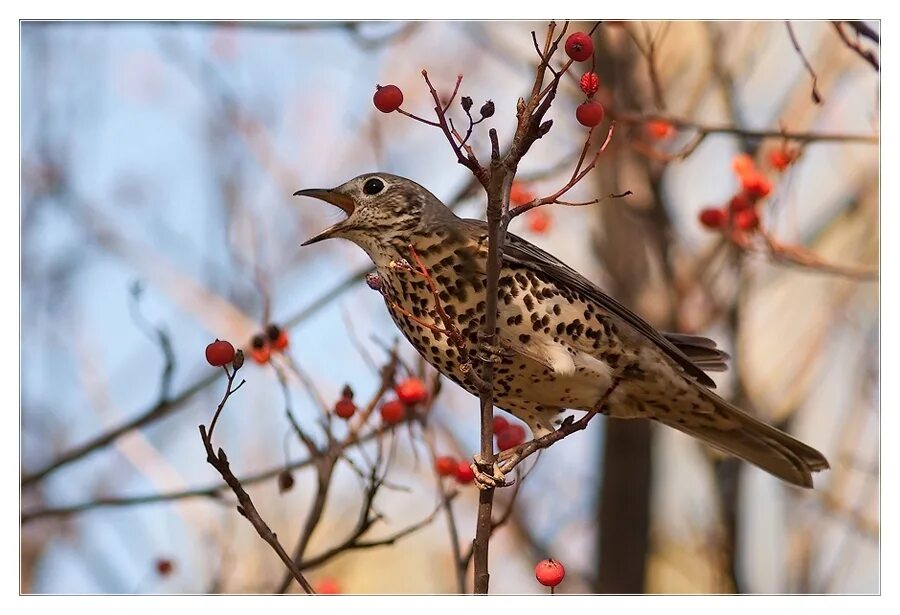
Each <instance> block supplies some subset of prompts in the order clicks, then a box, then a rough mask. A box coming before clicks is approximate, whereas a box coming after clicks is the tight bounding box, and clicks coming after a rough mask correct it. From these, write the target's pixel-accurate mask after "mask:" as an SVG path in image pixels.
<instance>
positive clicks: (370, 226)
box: [295, 173, 828, 487]
mask: <svg viewBox="0 0 900 615" xmlns="http://www.w3.org/2000/svg"><path fill="white" fill-rule="evenodd" d="M295 195H296V196H307V197H313V198H316V199H320V200H322V201H326V202H328V203H330V204H332V205H335V206H337V207H339V208H340V209H342V210H343V211H344V213H346V214H347V217H346V218H345V219H343V220H341V221H340V222H338V223H337V224H335V225H333V226H331V227H330V228H327V229H326V230H324V231H322V232H321V233H319V234H318V235H316V236H314V237H313V238H311V239H309V240H308V241H306V242H304V244H303V245H309V244H313V243H316V242H319V241H322V240H324V239H328V238H335V237H339V238H343V239H347V240H349V241H352V242H353V243H355V244H357V245H358V246H359V247H361V248H362V249H363V250H364V251H365V252H366V254H368V256H369V258H371V260H372V262H373V263H374V265H375V267H376V270H377V272H378V275H379V277H380V291H381V294H382V295H383V297H384V300H385V304H386V306H387V309H388V311H389V313H390V315H391V318H392V319H393V321H394V323H395V324H396V325H397V327H398V328H399V329H400V331H401V332H402V333H403V335H404V336H405V337H406V338H407V339H408V340H409V342H410V343H411V344H412V345H413V346H414V347H415V348H416V350H417V351H418V352H419V353H420V354H421V355H422V356H423V357H424V358H425V360H426V361H428V363H430V364H431V365H432V366H434V368H435V369H437V370H438V371H439V372H441V373H442V374H443V375H444V376H446V377H447V378H449V379H450V380H452V381H454V382H455V383H456V384H458V385H459V386H461V387H463V388H464V389H466V390H467V391H469V392H470V393H472V394H473V395H477V394H478V383H477V382H476V381H475V380H474V379H473V378H472V377H471V371H472V370H471V366H472V365H473V364H474V365H477V364H478V363H477V361H478V360H480V359H481V358H482V357H481V356H480V354H479V335H480V332H481V330H482V326H483V323H484V318H485V305H486V302H485V283H486V264H487V249H488V240H487V225H486V223H485V222H483V221H480V220H468V219H463V218H460V217H458V216H457V215H456V214H454V213H453V211H451V210H450V209H449V208H448V207H447V206H446V205H444V204H443V203H442V202H441V201H440V200H439V199H438V198H437V197H435V196H434V195H433V194H431V193H430V192H429V191H428V190H426V189H425V188H423V187H422V186H420V185H419V184H417V183H415V182H414V181H411V180H409V179H406V178H403V177H398V176H396V175H390V174H387V173H373V174H366V175H360V176H359V177H356V178H354V179H351V180H350V181H348V182H347V183H345V184H343V185H341V186H338V187H337V188H333V189H327V190H320V189H313V190H300V191H298V192H296V193H295ZM497 303H498V307H497V310H498V311H497V323H498V326H497V330H496V331H497V337H498V339H499V344H498V348H497V349H495V358H494V360H496V365H495V367H494V379H493V396H494V404H495V405H496V406H497V407H499V408H501V409H502V410H505V411H506V412H509V413H511V414H513V415H514V416H515V417H517V418H519V419H520V420H522V421H523V422H525V423H526V424H527V425H528V426H529V427H530V428H531V432H532V435H533V437H535V438H539V437H541V436H544V435H547V434H549V433H551V432H552V431H554V430H555V429H557V428H558V427H559V426H560V424H561V421H562V420H563V418H564V417H565V416H566V415H567V413H570V412H572V411H583V412H587V411H591V409H592V408H594V407H595V406H596V405H597V404H598V403H599V402H600V400H604V403H603V410H602V412H603V414H605V415H607V416H609V417H612V418H614V419H649V420H651V421H655V422H658V423H662V424H663V425H667V426H669V427H673V428H674V429H677V430H678V431H681V432H684V433H686V434H689V435H691V436H693V437H695V438H698V439H700V440H702V441H703V442H705V443H706V444H708V445H710V446H712V447H714V448H716V449H719V450H720V451H723V452H725V453H727V454H730V455H733V456H736V457H739V458H741V459H744V460H746V461H748V462H750V463H752V464H754V465H756V466H758V467H760V468H762V469H763V470H765V471H767V472H769V473H771V474H773V475H775V476H777V477H779V478H781V479H782V480H784V481H787V482H788V483H792V484H794V485H799V486H801V487H812V485H813V481H812V473H813V472H816V471H819V470H824V469H827V468H828V462H827V460H826V459H825V457H824V456H823V455H822V454H821V453H819V452H818V451H817V450H815V449H813V448H811V447H809V446H807V445H806V444H804V443H802V442H800V441H799V440H796V439H795V438H793V437H791V436H790V435H788V434H786V433H784V432H782V431H780V430H778V429H776V428H775V427H772V426H770V425H767V424H766V423H764V422H762V421H760V420H758V419H756V418H754V417H753V416H751V415H750V414H748V413H747V412H745V411H743V410H741V409H739V408H737V407H735V406H734V405H732V404H731V403H729V402H728V401H726V400H725V399H723V398H721V397H719V396H718V395H716V394H715V393H714V392H713V391H712V390H711V389H713V388H714V387H715V383H714V382H713V380H712V379H711V378H710V377H709V375H708V372H713V371H723V370H725V369H726V360H727V359H728V355H727V354H725V353H724V352H722V351H721V350H719V349H718V348H717V346H716V344H715V342H713V341H712V340H710V339H707V338H705V337H699V336H694V335H686V334H681V333H665V332H662V331H658V330H657V329H655V328H654V327H653V326H651V325H650V324H648V323H647V322H646V321H645V320H643V319H642V318H641V317H640V316H638V315H637V314H635V313H634V312H632V311H631V310H629V309H628V308H626V307H625V306H624V305H622V304H621V303H619V302H618V301H616V300H615V299H613V298H612V297H610V296H609V295H608V294H606V293H605V292H603V291H602V290H601V289H600V288H599V287H597V286H596V285H595V284H593V283H592V282H590V281H589V280H588V279H586V278H585V277H584V276H582V275H580V274H579V273H578V272H577V271H575V270H574V269H572V268H571V267H569V266H567V265H566V264H565V263H563V262H562V261H560V260H559V259H557V258H555V257H554V256H552V255H550V254H548V253H547V252H545V251H544V250H542V249H540V248H538V247H537V246H535V245H533V244H531V243H529V242H528V241H526V240H524V239H522V238H521V237H517V236H516V235H514V234H512V233H508V234H507V236H506V243H505V245H504V246H503V262H502V267H501V271H500V277H499V289H498V301H497ZM448 325H449V326H448ZM614 383H615V384H614Z"/></svg>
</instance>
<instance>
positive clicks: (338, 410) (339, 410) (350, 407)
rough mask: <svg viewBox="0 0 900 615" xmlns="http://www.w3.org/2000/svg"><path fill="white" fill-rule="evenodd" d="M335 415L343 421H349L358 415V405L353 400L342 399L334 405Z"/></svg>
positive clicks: (349, 398)
mask: <svg viewBox="0 0 900 615" xmlns="http://www.w3.org/2000/svg"><path fill="white" fill-rule="evenodd" d="M334 413H335V414H336V415H338V416H339V417H341V418H342V419H349V418H350V417H351V416H353V415H354V414H356V404H354V403H353V398H351V397H341V398H340V399H339V400H337V403H336V404H334Z"/></svg>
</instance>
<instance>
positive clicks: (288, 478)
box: [278, 469, 294, 493]
mask: <svg viewBox="0 0 900 615" xmlns="http://www.w3.org/2000/svg"><path fill="white" fill-rule="evenodd" d="M293 487H294V475H293V474H291V471H290V470H288V469H284V470H282V471H281V472H279V473H278V493H284V492H285V491H290V490H291V489H293Z"/></svg>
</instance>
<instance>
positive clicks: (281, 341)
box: [266, 325, 288, 350]
mask: <svg viewBox="0 0 900 615" xmlns="http://www.w3.org/2000/svg"><path fill="white" fill-rule="evenodd" d="M266 337H267V338H268V339H269V345H270V346H271V347H272V349H273V350H284V349H285V348H287V346H288V336H287V331H284V330H282V329H281V327H279V326H278V325H269V326H268V327H266Z"/></svg>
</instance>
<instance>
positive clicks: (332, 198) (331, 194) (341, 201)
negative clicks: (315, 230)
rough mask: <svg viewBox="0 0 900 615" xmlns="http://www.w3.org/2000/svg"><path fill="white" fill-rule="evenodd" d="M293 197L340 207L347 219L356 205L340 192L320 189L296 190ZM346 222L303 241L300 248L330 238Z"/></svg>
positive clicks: (342, 221)
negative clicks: (301, 197)
mask: <svg viewBox="0 0 900 615" xmlns="http://www.w3.org/2000/svg"><path fill="white" fill-rule="evenodd" d="M294 196H308V197H312V198H314V199H319V200H320V201H325V202H326V203H331V204H332V205H334V206H335V207H340V208H341V209H342V210H343V211H344V212H345V213H346V214H347V217H348V218H349V217H350V216H351V215H353V211H354V210H355V209H356V203H355V202H354V201H353V199H352V198H351V197H349V196H347V195H346V194H342V193H340V192H336V191H334V190H324V189H320V188H310V189H307V190H298V191H297V192H295V193H294ZM344 222H346V220H341V221H340V222H338V223H337V224H335V225H333V226H330V227H328V228H327V229H325V230H324V231H322V232H321V233H319V234H318V235H316V236H314V237H310V238H309V239H307V240H306V241H304V242H303V243H302V244H300V245H301V246H308V245H310V244H312V243H316V242H318V241H322V240H323V239H328V238H329V237H331V236H332V235H333V234H334V232H335V231H336V230H338V229H339V228H341V226H342V225H343V224H344Z"/></svg>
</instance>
